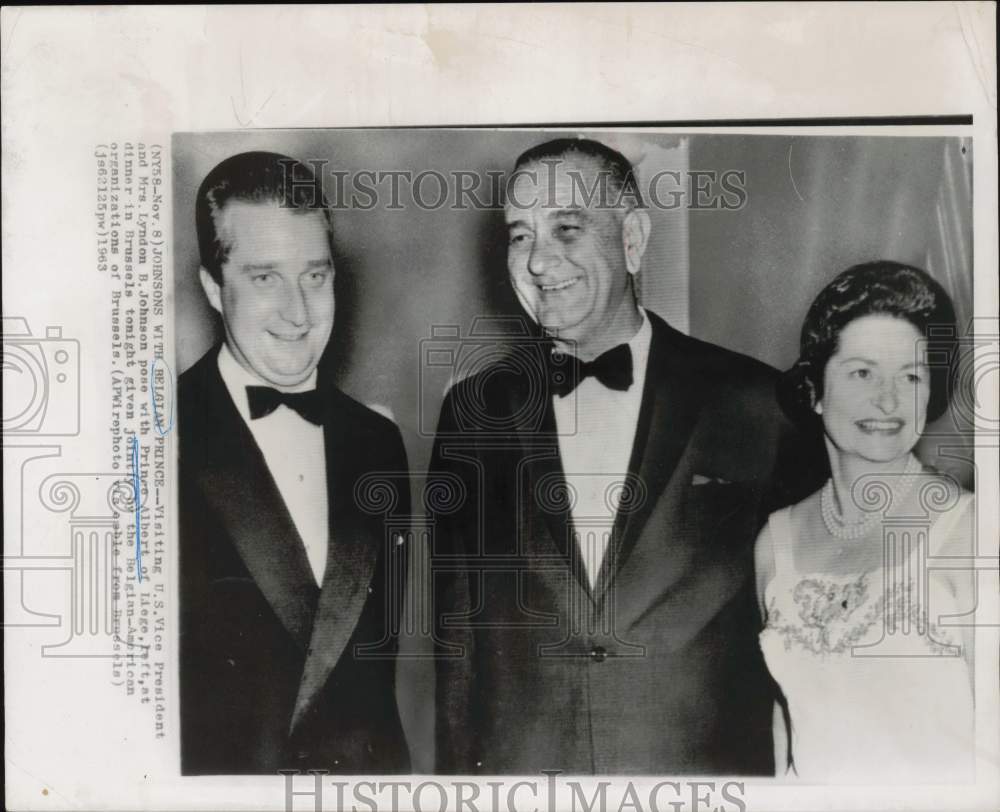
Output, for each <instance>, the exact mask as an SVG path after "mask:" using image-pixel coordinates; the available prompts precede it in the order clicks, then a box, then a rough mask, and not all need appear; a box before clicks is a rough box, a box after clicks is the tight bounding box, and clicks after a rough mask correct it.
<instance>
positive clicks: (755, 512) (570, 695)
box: [428, 314, 820, 774]
mask: <svg viewBox="0 0 1000 812" xmlns="http://www.w3.org/2000/svg"><path fill="white" fill-rule="evenodd" d="M650 319H651V321H652V330H653V335H652V344H651V347H650V355H649V364H648V368H647V374H646V383H645V390H644V392H643V396H642V405H641V408H640V415H639V421H638V427H637V432H636V440H635V444H634V448H633V451H632V457H631V464H630V474H632V475H633V476H634V477H635V478H636V480H637V481H638V492H637V496H636V498H635V500H634V502H633V503H631V504H630V503H629V502H628V500H625V499H623V501H622V507H621V508H620V509H619V510H618V512H617V514H616V519H615V524H614V533H613V534H612V538H611V541H610V544H609V547H608V551H607V553H606V557H605V560H604V565H603V569H602V571H601V574H600V575H599V577H598V583H597V587H596V588H594V589H592V588H591V586H590V583H589V580H588V579H587V576H586V573H585V570H584V568H583V567H582V565H581V559H580V556H579V550H578V547H577V545H576V544H575V542H574V541H573V538H572V529H573V528H572V518H571V516H570V514H569V512H568V509H567V505H566V503H565V502H564V501H561V500H560V498H559V491H560V488H559V485H560V483H561V482H562V481H563V476H564V474H563V472H562V468H561V463H560V458H559V448H558V439H557V436H556V435H555V420H554V416H553V413H552V409H551V397H550V395H549V392H548V388H547V387H548V384H547V381H546V380H544V379H542V378H540V377H539V376H537V375H532V374H530V372H529V371H530V370H531V369H541V365H538V364H534V365H533V364H532V363H530V362H528V361H525V362H523V363H520V362H519V363H508V364H506V365H502V366H496V367H494V368H492V369H490V370H488V371H485V372H482V373H480V374H478V375H476V376H473V377H472V378H471V379H467V380H465V381H463V382H461V383H459V384H458V385H456V386H455V387H453V389H452V390H451V392H449V394H448V396H447V397H446V399H445V403H444V406H443V408H442V414H441V419H440V424H439V428H438V438H437V441H436V445H435V450H434V455H433V459H432V463H431V471H430V474H429V486H430V488H432V489H434V490H435V491H436V492H437V493H438V494H442V493H448V494H449V496H448V498H439V500H438V503H439V509H438V510H436V511H435V512H434V513H432V514H431V532H432V533H433V556H432V573H433V577H434V583H435V601H436V603H435V610H436V611H435V614H436V618H437V624H436V636H437V651H438V654H439V659H438V667H437V675H438V689H437V739H436V743H437V759H438V769H439V771H440V772H443V773H473V774H476V773H478V774H497V773H526V774H537V773H538V772H539V771H540V770H543V769H559V770H563V771H565V772H568V773H636V774H663V773H673V774H681V773H689V774H772V773H773V770H774V764H773V755H772V741H771V714H772V703H773V700H774V697H775V693H774V683H773V681H772V680H771V679H770V677H769V675H768V673H767V670H766V668H765V665H764V662H763V659H762V657H761V654H760V651H759V649H758V646H757V633H758V631H759V624H760V619H759V613H758V611H757V607H756V601H755V597H754V580H753V572H752V570H753V543H754V539H755V536H756V533H757V530H758V528H759V527H760V525H761V523H762V521H763V519H764V518H765V517H766V515H767V514H768V513H769V512H770V511H771V510H773V509H775V508H776V507H777V506H779V505H781V504H785V503H788V502H790V501H793V500H794V499H796V498H799V497H800V496H801V495H804V494H805V493H808V492H809V489H810V488H815V484H813V483H814V482H815V480H816V479H817V478H818V477H819V476H820V473H819V472H818V471H817V470H815V469H814V468H811V467H810V466H811V463H812V459H813V457H812V454H811V453H806V452H805V450H804V449H803V448H801V447H799V446H797V445H796V444H795V436H794V434H792V433H791V432H792V429H791V425H790V424H789V423H787V422H786V421H785V419H784V418H783V417H782V416H781V414H780V412H779V411H778V409H777V406H776V403H775V397H774V385H775V377H776V376H775V373H774V371H773V370H772V369H771V368H769V367H767V366H765V365H764V364H761V363H759V362H757V361H754V360H751V359H749V358H746V357H744V356H741V355H737V354H735V353H732V352H729V351H727V350H724V349H721V348H719V347H715V346H712V345H709V344H706V343H703V342H701V341H697V340H695V339H692V338H689V337H687V336H685V335H683V334H681V333H679V332H677V331H676V330H674V329H672V328H671V327H669V326H668V325H667V324H666V323H664V322H663V321H662V320H661V319H659V318H657V317H656V316H655V315H653V314H650ZM542 351H543V352H544V349H543V350H542ZM530 355H531V353H530V352H529V353H527V355H524V354H523V353H522V356H523V357H524V358H527V357H528V356H530ZM797 455H798V456H801V457H802V459H801V460H799V459H797V458H796V457H797ZM779 460H780V461H779ZM776 467H777V472H778V473H782V474H785V475H786V477H785V480H786V482H787V483H790V484H787V486H786V485H784V484H783V483H782V482H777V481H776ZM428 501H429V502H433V501H434V500H431V499H429V500H428Z"/></svg>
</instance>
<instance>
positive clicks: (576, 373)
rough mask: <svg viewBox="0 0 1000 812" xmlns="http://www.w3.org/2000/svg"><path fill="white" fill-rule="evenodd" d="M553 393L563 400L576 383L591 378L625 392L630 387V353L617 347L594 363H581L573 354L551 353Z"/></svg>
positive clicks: (623, 347)
mask: <svg viewBox="0 0 1000 812" xmlns="http://www.w3.org/2000/svg"><path fill="white" fill-rule="evenodd" d="M550 371H551V375H550V380H551V382H552V391H553V392H554V393H555V394H557V395H559V397H561V398H564V397H566V395H568V394H569V393H570V392H572V391H573V390H574V389H575V388H576V386H577V384H579V383H581V382H582V381H583V380H584V379H585V378H589V377H590V376H591V375H593V376H594V377H595V378H597V380H599V381H600V382H601V383H603V384H604V385H605V386H606V387H608V389H616V390H618V391H619V392H624V391H626V390H627V389H628V388H629V387H630V386H631V385H632V380H633V379H632V350H631V349H629V346H628V344H619V345H618V346H617V347H612V348H611V349H610V350H608V351H607V352H605V353H602V354H601V355H598V356H597V358H595V359H594V360H593V361H581V360H580V359H579V358H577V357H576V356H573V355H566V354H564V353H560V352H558V351H556V352H553V353H552V356H551V364H550Z"/></svg>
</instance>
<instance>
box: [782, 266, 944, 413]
mask: <svg viewBox="0 0 1000 812" xmlns="http://www.w3.org/2000/svg"><path fill="white" fill-rule="evenodd" d="M875 314H881V315H887V316H894V317H896V318H900V319H905V320H906V321H908V322H910V324H912V325H913V326H914V327H916V328H917V331H918V332H919V333H920V335H921V336H923V337H924V338H925V339H926V340H927V351H928V356H929V357H930V358H931V359H932V360H933V361H934V363H932V364H931V367H930V368H931V372H930V399H929V400H928V402H927V419H928V421H933V420H936V419H937V418H939V417H940V416H941V415H943V414H944V413H945V410H946V409H947V408H948V378H949V375H950V363H948V362H944V363H942V361H941V359H948V360H949V361H950V359H953V358H954V356H955V345H956V343H957V329H956V323H955V308H954V305H952V302H951V298H950V297H949V296H948V294H947V292H945V289H944V288H943V287H941V285H939V284H938V283H937V282H936V281H934V280H933V279H932V278H931V277H930V276H928V274H927V273H926V272H925V271H922V270H920V269H919V268H914V267H913V266H911V265H903V264H902V263H899V262H891V261H889V260H877V261H875V262H866V263H863V264H861V265H854V266H853V267H850V268H848V269H847V270H846V271H844V272H843V273H841V274H840V275H839V276H837V277H836V278H835V279H834V280H833V281H832V282H831V283H830V284H829V285H827V286H826V287H825V288H823V290H822V291H820V293H819V295H818V296H817V297H816V300H815V301H814V302H813V303H812V306H811V307H810V308H809V312H808V313H807V314H806V319H805V322H804V323H803V325H802V335H801V339H800V343H799V360H798V361H796V362H795V365H794V366H793V367H792V368H791V369H789V370H788V371H787V372H786V373H785V374H784V375H783V376H782V379H781V382H780V384H779V387H778V395H779V400H780V402H781V405H782V408H783V409H784V410H785V412H786V413H787V414H788V415H789V417H791V418H793V419H795V420H797V421H798V422H800V423H813V422H815V421H816V419H817V415H816V413H815V411H814V407H815V406H816V403H817V402H819V401H820V400H822V398H823V374H824V372H825V371H826V365H827V362H828V361H829V360H830V358H831V356H833V355H834V354H835V353H836V352H837V346H838V343H839V340H840V333H841V331H843V329H844V328H845V327H846V326H847V325H848V324H850V323H851V322H852V321H854V320H855V319H859V318H861V317H862V316H870V315H875Z"/></svg>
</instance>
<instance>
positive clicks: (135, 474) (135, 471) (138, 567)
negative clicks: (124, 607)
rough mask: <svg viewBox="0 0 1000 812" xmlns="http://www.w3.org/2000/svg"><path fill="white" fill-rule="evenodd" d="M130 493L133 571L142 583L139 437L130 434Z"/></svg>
mask: <svg viewBox="0 0 1000 812" xmlns="http://www.w3.org/2000/svg"><path fill="white" fill-rule="evenodd" d="M132 494H133V496H134V497H135V571H136V574H137V576H138V578H139V583H140V584H141V583H142V529H141V528H140V527H139V514H140V505H139V503H140V498H141V494H142V491H141V490H140V481H139V438H138V437H136V436H135V435H134V434H133V435H132Z"/></svg>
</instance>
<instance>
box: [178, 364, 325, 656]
mask: <svg viewBox="0 0 1000 812" xmlns="http://www.w3.org/2000/svg"><path fill="white" fill-rule="evenodd" d="M213 371H214V374H213ZM204 386H205V390H204V391H205V395H206V397H205V400H204V404H203V405H204V407H205V413H204V418H205V422H204V425H203V429H204V431H203V438H202V440H203V443H204V448H203V452H204V464H203V465H201V466H199V470H198V473H197V474H196V476H197V478H198V482H199V486H200V487H201V490H202V493H203V494H204V496H205V499H206V501H207V502H208V503H209V505H210V506H211V507H212V508H214V510H215V511H216V513H217V514H218V515H219V517H220V518H221V520H222V523H223V525H224V527H225V528H226V531H227V532H228V534H229V537H230V538H231V539H232V541H233V543H234V544H235V546H236V548H237V549H238V550H239V553H240V557H241V558H242V559H243V563H244V564H245V565H246V568H247V570H249V572H250V575H251V576H252V577H253V579H254V581H255V582H256V584H257V586H258V588H259V589H260V591H261V592H262V593H263V595H264V597H265V598H266V599H267V602H268V603H269V604H270V605H271V608H272V609H273V610H274V613H275V614H276V615H277V616H278V618H279V619H280V620H281V622H282V624H283V625H284V626H285V628H286V629H287V630H288V632H289V634H291V636H292V637H293V638H294V639H295V640H296V642H297V643H298V644H299V645H300V646H301V647H302V648H303V649H305V647H306V645H307V643H308V641H309V635H310V631H311V626H312V617H313V611H314V609H313V607H314V605H315V603H314V600H315V597H316V582H315V580H314V579H313V576H312V571H311V570H310V568H309V560H308V558H307V557H306V552H305V546H304V545H303V543H302V539H301V538H300V537H299V534H298V531H297V530H296V529H295V525H294V523H293V522H292V518H291V516H290V515H289V513H288V509H287V508H286V507H285V503H284V501H283V500H282V498H281V495H280V493H279V491H278V487H277V485H276V484H275V482H274V479H273V478H272V477H271V473H270V471H268V468H267V465H266V463H265V462H264V456H263V455H262V454H261V452H260V449H259V448H258V447H257V444H256V442H254V439H253V435H252V434H251V433H250V430H249V429H248V428H247V426H246V424H245V423H244V422H243V418H242V417H241V416H240V414H239V412H238V411H237V410H236V406H235V405H234V404H233V402H232V399H231V398H230V396H229V392H228V390H227V389H226V387H225V384H224V383H223V382H222V378H221V377H220V376H219V374H218V368H217V367H216V366H215V363H214V356H213V362H212V366H211V368H210V369H208V370H207V374H206V375H205V379H204Z"/></svg>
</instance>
